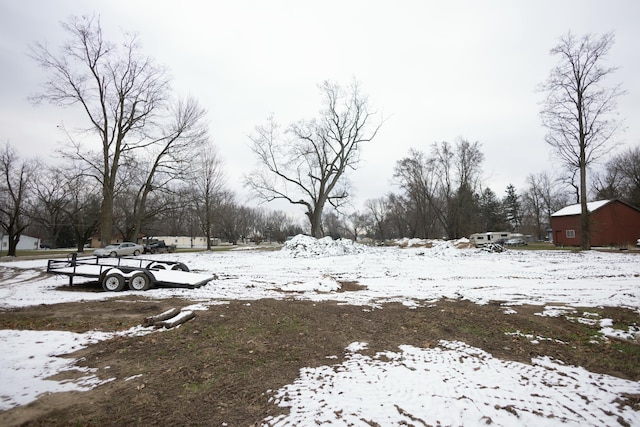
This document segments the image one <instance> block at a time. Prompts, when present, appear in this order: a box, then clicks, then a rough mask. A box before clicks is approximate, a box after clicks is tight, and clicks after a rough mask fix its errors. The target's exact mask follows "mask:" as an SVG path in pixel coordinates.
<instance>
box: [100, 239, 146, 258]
mask: <svg viewBox="0 0 640 427" xmlns="http://www.w3.org/2000/svg"><path fill="white" fill-rule="evenodd" d="M143 250H144V247H143V246H142V245H138V244H136V243H131V242H122V243H117V244H115V245H107V246H105V247H104V248H100V249H96V250H95V251H93V254H94V255H95V256H99V257H103V256H110V257H117V256H125V255H136V256H137V255H140V254H141V253H142V251H143Z"/></svg>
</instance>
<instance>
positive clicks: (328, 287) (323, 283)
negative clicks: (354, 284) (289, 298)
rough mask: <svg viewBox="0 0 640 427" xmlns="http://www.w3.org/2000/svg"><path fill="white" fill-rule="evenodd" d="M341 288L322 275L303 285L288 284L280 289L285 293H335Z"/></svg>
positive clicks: (329, 277) (328, 277)
mask: <svg viewBox="0 0 640 427" xmlns="http://www.w3.org/2000/svg"><path fill="white" fill-rule="evenodd" d="M341 288H342V285H341V284H340V283H339V282H338V281H337V280H336V279H334V278H333V277H331V276H329V275H326V274H324V275H322V276H321V277H319V278H317V279H313V280H310V281H308V282H305V283H292V284H288V285H285V286H282V287H281V288H280V289H281V290H283V291H285V292H335V291H339V290H340V289H341Z"/></svg>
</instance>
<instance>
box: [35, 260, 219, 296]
mask: <svg viewBox="0 0 640 427" xmlns="http://www.w3.org/2000/svg"><path fill="white" fill-rule="evenodd" d="M47 273H50V274H58V275H64V276H67V277H69V285H73V279H74V278H75V277H87V278H93V279H97V280H98V281H99V282H100V284H101V285H102V288H103V289H104V290H105V291H111V292H117V291H121V290H123V289H124V288H125V287H128V288H129V289H130V290H134V291H146V290H147V289H151V288H153V287H171V288H189V289H193V288H198V287H200V286H203V285H206V284H207V283H209V282H210V281H211V280H213V279H214V276H212V275H210V274H202V273H194V272H191V271H189V268H188V267H187V266H186V265H184V264H183V263H181V262H179V261H164V260H154V259H144V258H137V257H135V258H134V257H121V258H100V257H86V258H78V257H77V254H71V256H69V257H68V258H67V259H66V260H59V259H50V260H49V261H48V263H47Z"/></svg>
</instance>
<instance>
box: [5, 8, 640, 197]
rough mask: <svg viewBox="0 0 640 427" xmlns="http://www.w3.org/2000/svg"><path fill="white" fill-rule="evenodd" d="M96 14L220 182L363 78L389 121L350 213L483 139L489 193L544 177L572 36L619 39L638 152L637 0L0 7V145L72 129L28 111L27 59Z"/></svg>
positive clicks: (51, 140) (366, 160)
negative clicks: (183, 101) (163, 80)
mask: <svg viewBox="0 0 640 427" xmlns="http://www.w3.org/2000/svg"><path fill="white" fill-rule="evenodd" d="M91 13H96V14H99V15H100V17H101V22H102V26H103V29H104V30H105V32H106V33H107V35H108V36H109V37H111V38H112V39H114V40H117V39H118V37H119V36H120V30H130V31H136V32H138V33H139V35H140V38H141V40H142V42H143V45H144V50H145V52H146V53H148V54H149V55H151V56H153V57H154V58H155V59H156V60H157V61H158V62H159V63H162V64H165V65H166V66H168V67H169V69H170V70H171V75H172V76H173V78H174V88H175V90H176V91H177V92H178V93H180V94H184V95H194V96H195V97H197V98H198V100H199V101H200V102H201V104H202V105H203V106H204V107H205V108H207V110H208V111H209V120H210V126H211V135H212V137H213V140H214V142H215V143H216V144H217V145H218V147H219V148H220V151H221V153H222V156H223V157H224V160H225V163H226V169H227V173H228V175H229V183H230V185H231V186H232V187H233V188H235V189H236V190H237V191H238V193H239V195H240V198H244V194H243V192H242V188H241V186H240V177H241V176H242V174H243V173H246V172H248V171H249V170H251V169H252V168H253V166H254V158H253V157H252V155H251V152H250V150H249V144H248V142H249V141H248V138H247V134H249V133H251V132H252V131H253V128H254V126H255V125H257V124H261V123H263V122H264V120H265V118H266V117H267V116H268V115H269V114H270V113H274V114H275V117H276V120H277V121H279V122H280V123H283V124H288V123H290V122H292V121H295V120H298V119H302V118H309V117H313V116H315V115H316V114H317V111H318V110H319V108H320V99H319V92H318V90H317V85H318V84H319V83H321V82H322V81H323V80H326V79H332V80H337V81H339V82H343V83H345V84H347V83H348V82H349V81H350V80H351V79H352V78H354V77H355V78H356V79H358V80H359V81H360V82H361V83H362V85H363V88H364V91H365V92H366V93H368V94H369V96H370V100H371V101H372V102H373V103H374V104H375V106H376V107H377V110H378V111H380V112H381V113H383V114H384V115H385V116H386V117H387V121H386V122H385V124H384V126H383V128H382V130H381V133H380V134H379V136H378V137H377V138H376V139H375V140H374V141H373V143H372V144H370V145H369V146H365V147H363V152H362V165H361V168H360V169H359V170H358V171H356V172H355V173H354V174H353V175H352V176H351V179H352V182H353V183H354V184H355V186H356V193H357V195H358V198H359V201H362V200H365V199H368V198H374V197H380V196H383V195H384V194H385V193H386V192H388V191H389V190H391V189H392V186H391V183H390V181H391V177H392V174H393V168H394V165H395V162H396V161H397V160H399V159H400V158H402V157H403V156H404V155H406V154H407V151H408V149H409V148H410V147H415V148H420V149H423V150H427V149H428V147H429V146H430V144H432V143H433V142H435V141H444V140H446V141H450V142H454V141H455V140H456V139H457V138H460V137H462V138H465V139H468V140H471V141H480V142H481V144H482V151H483V152H484V154H485V163H484V174H485V183H486V184H487V185H488V186H489V187H491V188H492V189H493V190H494V191H495V192H496V193H497V194H498V195H499V196H502V195H504V189H505V188H506V186H507V184H509V183H513V184H514V185H515V186H516V188H519V189H523V188H524V185H525V184H524V181H525V178H526V176H527V175H528V174H530V173H537V172H540V171H542V170H545V169H551V167H552V164H551V163H550V162H551V150H550V148H549V147H548V146H547V145H546V144H545V143H544V140H543V137H544V133H545V130H544V129H543V128H542V126H541V125H540V119H539V116H538V111H539V109H540V105H539V102H540V101H541V100H542V94H540V93H537V92H536V91H535V89H536V86H537V85H538V84H539V83H541V82H542V81H543V80H544V79H545V78H546V77H547V75H548V73H549V70H550V69H551V67H552V66H553V64H554V63H555V59H554V58H553V57H551V55H550V54H549V50H550V49H551V48H552V47H553V46H554V45H555V44H556V43H557V40H558V38H559V37H560V36H561V35H563V34H566V33H567V32H568V31H569V30H571V31H572V32H574V33H575V34H578V35H582V34H584V33H589V32H590V33H598V34H599V33H603V32H608V31H615V33H616V44H615V45H614V47H613V49H612V51H611V54H610V56H609V58H608V63H609V64H610V65H614V66H618V67H620V70H619V71H618V72H617V73H616V74H615V75H614V77H613V79H612V80H611V83H612V84H613V83H619V82H621V83H623V86H624V88H625V89H626V90H627V92H628V94H627V95H626V96H625V97H624V98H623V99H621V100H620V103H619V112H620V115H621V117H622V118H624V119H625V120H626V126H627V131H626V132H625V134H624V135H622V138H621V139H622V141H623V142H625V143H626V144H628V145H632V146H636V145H638V144H640V123H639V122H638V120H637V119H638V117H639V116H640V73H639V72H638V66H639V65H640V51H639V48H638V40H640V25H638V22H639V20H640V2H637V1H635V0H626V1H623V0H615V1H607V2H604V1H584V0H583V1H579V0H575V1H574V0H570V1H562V2H558V1H553V0H543V1H528V2H525V1H510V0H504V1H495V0H490V1H482V2H481V1H447V2H442V1H398V2H390V1H375V0H374V1H364V0H362V1H338V0H324V1H295V0H291V1H288V0H280V1H227V2H221V1H195V0H191V1H181V2H175V1H121V0H110V1H82V0H58V1H55V2H49V1H45V0H41V1H35V0H24V1H21V2H15V1H11V0H0V59H1V61H2V71H1V73H2V74H1V75H2V78H1V79H0V141H1V142H5V141H9V142H11V143H12V144H13V145H15V146H16V147H17V148H18V149H19V150H20V151H21V152H22V153H23V154H25V155H35V154H38V155H40V156H43V157H44V156H47V154H48V153H50V152H52V151H53V150H54V149H55V148H56V147H57V146H59V144H60V143H61V141H62V140H63V139H64V136H63V135H62V134H61V133H60V132H59V131H58V130H57V129H56V125H58V124H60V123H61V122H65V123H67V124H68V123H73V118H72V117H73V116H72V114H73V113H72V111H71V110H65V109H60V108H56V107H51V106H39V107H34V106H33V105H31V104H30V103H29V102H28V100H27V97H28V96H29V95H31V94H33V93H34V92H36V91H37V90H38V89H39V84H41V83H42V81H43V78H44V77H43V74H42V72H41V71H40V70H39V69H38V68H37V67H36V65H35V64H34V62H33V61H32V60H31V59H30V58H29V57H28V56H27V55H26V52H27V47H28V45H29V44H30V43H33V42H34V41H41V42H46V43H47V44H48V45H49V46H51V47H54V46H57V45H58V44H59V42H60V40H61V39H62V38H63V37H64V34H63V33H62V31H61V28H60V26H59V22H60V21H62V20H65V19H66V18H67V17H68V16H69V15H72V14H76V15H81V14H91Z"/></svg>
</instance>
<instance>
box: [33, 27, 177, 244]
mask: <svg viewBox="0 0 640 427" xmlns="http://www.w3.org/2000/svg"><path fill="white" fill-rule="evenodd" d="M62 27H63V29H64V30H65V31H66V32H67V34H68V35H69V40H68V41H67V42H66V43H65V44H64V45H63V46H62V48H61V50H60V51H59V52H52V51H51V50H49V48H48V47H47V46H46V45H43V44H40V43H38V44H36V45H35V46H34V47H33V48H32V51H31V56H32V57H33V58H34V59H35V60H36V61H37V62H38V63H39V64H40V65H41V66H42V67H43V68H44V69H45V70H46V71H47V72H48V73H49V78H48V80H47V81H46V83H45V85H44V91H43V92H42V93H41V94H38V95H36V96H34V97H33V99H34V101H36V102H39V101H47V102H49V103H52V104H56V105H60V106H71V105H79V106H80V107H81V109H82V111H84V113H85V115H86V117H87V118H88V121H89V123H90V126H89V128H88V129H85V131H86V132H84V133H83V134H84V135H86V134H91V133H93V134H96V135H97V136H98V138H99V141H100V146H101V149H100V151H99V152H98V153H93V152H91V151H89V150H86V149H85V148H84V147H82V146H81V142H80V141H78V140H74V139H73V138H71V141H70V142H71V146H72V152H71V153H68V154H70V155H71V156H72V157H73V158H77V159H81V160H83V161H85V162H86V164H87V165H88V167H89V168H90V169H91V172H92V174H94V176H95V178H96V179H97V180H98V181H99V182H100V184H101V187H102V205H101V218H100V233H101V239H102V243H103V244H108V243H109V242H110V240H111V235H112V222H113V200H114V189H115V186H116V182H117V176H118V169H119V167H120V162H121V160H122V158H123V156H127V155H128V154H130V153H131V151H132V150H135V149H139V148H143V147H147V146H148V145H149V141H148V139H147V138H146V137H145V133H146V132H145V131H146V129H147V128H148V127H149V126H151V125H153V124H154V122H153V121H154V119H155V115H156V111H157V110H159V109H161V108H162V107H164V105H165V101H166V99H167V94H168V89H169V79H168V78H167V76H166V72H165V70H164V68H162V67H159V66H157V65H156V64H154V62H153V60H152V59H151V58H148V57H145V56H143V55H142V53H141V50H140V45H139V43H138V40H137V38H136V36H134V35H127V36H126V37H125V40H124V42H123V43H121V44H115V43H110V42H107V41H106V40H104V38H103V34H102V29H101V27H100V22H99V20H98V19H96V18H95V17H81V18H79V17H71V18H70V19H69V21H68V22H65V23H63V24H62ZM68 135H70V134H69V133H68Z"/></svg>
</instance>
